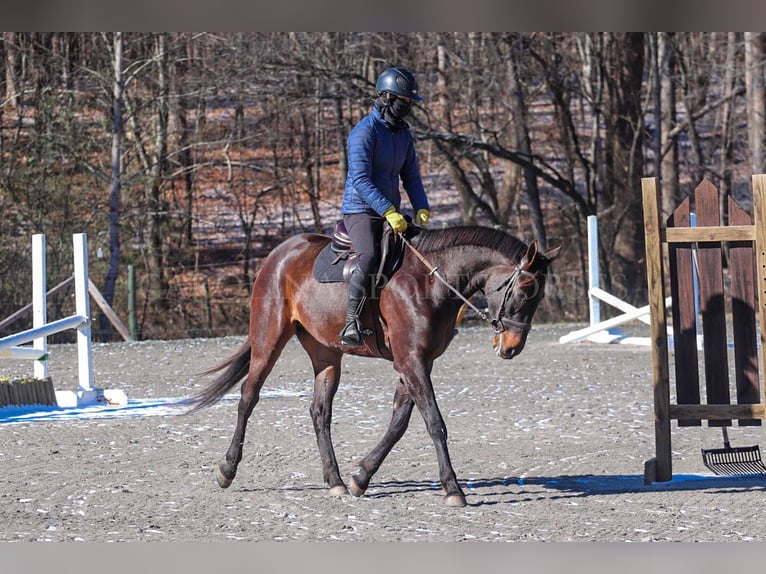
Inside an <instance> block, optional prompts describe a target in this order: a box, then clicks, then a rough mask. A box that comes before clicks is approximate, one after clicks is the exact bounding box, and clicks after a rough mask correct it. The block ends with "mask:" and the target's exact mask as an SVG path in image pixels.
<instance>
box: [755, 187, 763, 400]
mask: <svg viewBox="0 0 766 574" xmlns="http://www.w3.org/2000/svg"><path fill="white" fill-rule="evenodd" d="M753 224H754V225H755V261H756V267H755V275H756V287H755V296H756V300H757V301H758V311H757V313H758V318H759V323H760V326H761V327H760V328H761V333H760V334H761V365H762V366H763V367H762V368H763V369H764V370H766V175H764V174H759V175H754V176H753ZM762 386H766V385H762Z"/></svg>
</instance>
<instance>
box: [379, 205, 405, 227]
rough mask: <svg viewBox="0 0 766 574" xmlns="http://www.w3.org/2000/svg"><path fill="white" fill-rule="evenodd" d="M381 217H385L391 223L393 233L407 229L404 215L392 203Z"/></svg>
mask: <svg viewBox="0 0 766 574" xmlns="http://www.w3.org/2000/svg"><path fill="white" fill-rule="evenodd" d="M383 217H385V218H386V221H388V223H389V225H391V229H393V230H394V233H403V232H404V231H405V230H406V229H407V220H406V219H404V216H403V215H402V214H401V213H398V212H397V211H396V208H395V207H394V206H393V205H392V206H391V207H389V208H388V209H387V210H386V212H385V213H384V214H383Z"/></svg>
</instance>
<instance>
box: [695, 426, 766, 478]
mask: <svg viewBox="0 0 766 574" xmlns="http://www.w3.org/2000/svg"><path fill="white" fill-rule="evenodd" d="M721 432H723V446H724V448H711V449H704V448H703V449H702V462H703V463H704V464H705V466H706V467H708V468H709V469H710V470H712V471H713V472H714V473H715V474H719V475H738V474H766V466H764V465H763V461H762V460H761V449H760V447H759V446H758V445H755V446H740V447H732V446H731V444H730V443H729V433H728V432H727V430H726V427H725V426H722V427H721Z"/></svg>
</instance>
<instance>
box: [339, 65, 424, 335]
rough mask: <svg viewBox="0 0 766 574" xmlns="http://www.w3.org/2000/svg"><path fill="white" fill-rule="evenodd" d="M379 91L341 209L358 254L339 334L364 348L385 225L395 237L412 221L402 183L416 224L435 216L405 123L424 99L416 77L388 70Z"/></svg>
mask: <svg viewBox="0 0 766 574" xmlns="http://www.w3.org/2000/svg"><path fill="white" fill-rule="evenodd" d="M375 92H376V93H377V96H378V98H377V99H376V100H375V104H374V106H373V108H372V111H371V112H370V113H369V115H367V116H365V117H364V118H362V119H361V120H360V121H359V123H357V124H356V125H355V126H354V128H353V129H352V130H351V133H350V134H349V137H348V177H347V178H346V187H345V190H344V193H343V204H342V207H341V212H342V214H343V222H344V223H345V225H346V230H347V232H348V234H349V236H350V237H351V241H352V243H353V245H354V249H355V250H356V252H357V254H358V256H357V265H356V267H355V268H354V271H353V272H352V273H351V277H350V279H349V286H348V304H347V308H346V325H345V327H343V330H342V331H341V333H340V338H341V343H342V344H343V345H347V346H350V347H356V346H359V345H361V344H362V328H361V325H360V324H359V315H360V314H361V311H362V307H363V306H364V302H365V299H366V297H367V289H368V288H369V283H370V278H371V276H372V275H373V274H374V273H375V271H376V270H377V267H376V266H377V265H378V258H379V255H380V241H381V237H382V234H383V221H384V220H385V221H387V222H388V223H389V224H390V225H391V227H392V228H393V230H394V232H395V233H402V232H404V231H405V230H406V229H407V220H406V219H405V218H404V216H403V215H402V214H401V213H400V212H399V209H400V206H401V195H400V193H399V179H401V181H402V184H403V186H404V190H405V191H406V192H407V196H408V197H409V199H410V204H411V205H412V207H413V209H414V210H415V223H416V224H418V225H421V226H426V225H428V220H429V217H430V214H431V212H430V208H429V207H428V199H427V198H426V193H425V190H424V189H423V182H422V181H421V179H420V167H419V166H418V160H417V156H416V154H415V146H414V141H413V137H412V134H411V133H410V128H409V125H408V124H407V123H406V122H405V121H404V118H405V117H407V114H409V113H410V110H411V109H412V105H413V102H414V101H416V100H417V101H421V100H422V99H423V98H421V97H420V95H419V94H418V83H417V81H415V76H414V75H413V74H412V72H410V71H409V70H408V69H406V68H388V69H387V70H386V71H384V72H383V73H382V74H381V75H380V77H378V81H377V83H376V84H375Z"/></svg>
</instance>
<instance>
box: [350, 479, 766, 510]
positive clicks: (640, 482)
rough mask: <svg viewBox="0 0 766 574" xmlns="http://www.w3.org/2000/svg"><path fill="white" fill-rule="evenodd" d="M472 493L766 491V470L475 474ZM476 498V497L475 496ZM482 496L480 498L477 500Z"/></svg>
mask: <svg viewBox="0 0 766 574" xmlns="http://www.w3.org/2000/svg"><path fill="white" fill-rule="evenodd" d="M460 484H461V486H462V487H463V489H464V491H465V493H466V494H467V495H468V504H469V505H471V506H483V505H492V504H504V503H508V502H521V501H523V500H525V499H527V500H533V499H539V498H550V499H559V498H582V497H587V496H595V495H599V496H605V495H616V494H627V493H646V492H673V491H688V490H713V491H715V492H717V493H725V492H741V491H744V490H751V491H764V492H766V474H758V475H741V476H715V475H696V474H681V475H676V476H674V477H673V480H670V481H668V482H655V483H652V484H648V485H646V484H644V478H643V476H642V475H628V474H621V475H618V474H611V475H595V474H583V475H561V476H533V477H504V478H474V479H468V480H462V481H460ZM429 490H433V491H435V492H440V491H441V486H440V485H439V483H438V482H437V481H409V480H405V481H403V480H398V481H382V482H377V483H375V482H373V483H371V484H370V487H369V489H368V490H367V492H366V493H365V496H366V497H368V498H385V497H389V496H397V495H400V494H403V493H413V492H423V491H429ZM472 499H473V500H472ZM477 499H480V500H477Z"/></svg>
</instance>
